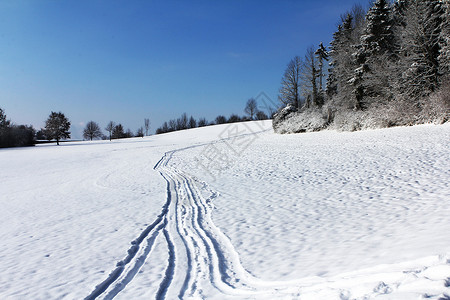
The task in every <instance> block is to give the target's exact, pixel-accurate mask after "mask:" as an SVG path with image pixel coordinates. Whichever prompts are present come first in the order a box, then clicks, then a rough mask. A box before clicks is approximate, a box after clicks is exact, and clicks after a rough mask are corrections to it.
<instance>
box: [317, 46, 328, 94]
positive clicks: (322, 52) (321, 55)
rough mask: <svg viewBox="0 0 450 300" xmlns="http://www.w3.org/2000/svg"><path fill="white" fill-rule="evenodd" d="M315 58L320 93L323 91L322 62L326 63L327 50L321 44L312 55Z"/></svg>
mask: <svg viewBox="0 0 450 300" xmlns="http://www.w3.org/2000/svg"><path fill="white" fill-rule="evenodd" d="M314 54H315V55H316V57H317V61H318V65H319V70H318V71H319V74H318V76H319V91H320V93H322V91H323V84H322V83H323V77H324V76H325V74H323V61H328V52H327V49H326V48H325V47H324V46H323V43H320V44H319V48H317V50H316V52H315V53H314Z"/></svg>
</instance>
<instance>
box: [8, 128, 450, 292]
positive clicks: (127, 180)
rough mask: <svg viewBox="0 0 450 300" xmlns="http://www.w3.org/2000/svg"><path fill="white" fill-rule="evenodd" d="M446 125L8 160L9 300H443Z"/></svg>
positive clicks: (449, 281)
mask: <svg viewBox="0 0 450 300" xmlns="http://www.w3.org/2000/svg"><path fill="white" fill-rule="evenodd" d="M449 140H450V124H444V125H440V126H435V125H421V126H414V127H400V128H391V129H382V130H368V131H361V132H353V133H348V132H347V133H341V132H339V133H338V132H334V131H322V132H317V133H305V134H299V135H283V136H280V135H277V134H274V133H273V131H272V129H271V123H270V121H260V122H249V123H235V124H224V125H218V126H211V127H204V128H196V129H192V130H185V131H180V132H174V133H170V134H164V135H158V136H152V137H146V138H143V139H142V138H135V139H127V140H117V141H113V142H109V141H107V142H105V141H98V142H79V143H66V144H63V145H62V146H59V147H56V146H53V145H41V146H37V147H34V148H23V149H5V150H0V190H1V194H0V203H1V206H2V211H3V214H2V218H1V219H0V239H1V240H2V241H3V246H2V247H0V263H1V264H2V270H1V271H0V286H1V289H0V298H1V299H83V298H86V299H96V298H98V299H112V298H114V299H148V298H157V299H176V298H178V297H179V298H183V299H188V298H195V299H198V298H206V299H372V298H376V299H417V298H421V297H422V298H431V299H439V298H443V299H446V298H445V297H449V295H450V288H449V286H450V239H449V238H448V236H449V235H448V233H449V232H450V221H449V218H448V216H449V215H450V205H449V204H450V203H449V201H450V200H449V199H450V187H449V183H448V182H449V181H450V143H449Z"/></svg>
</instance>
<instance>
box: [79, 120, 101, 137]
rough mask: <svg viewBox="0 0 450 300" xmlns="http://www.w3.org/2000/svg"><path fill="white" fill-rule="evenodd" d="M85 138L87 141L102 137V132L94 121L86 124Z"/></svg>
mask: <svg viewBox="0 0 450 300" xmlns="http://www.w3.org/2000/svg"><path fill="white" fill-rule="evenodd" d="M83 137H84V138H85V139H86V140H88V139H89V140H91V141H92V140H93V139H96V138H101V137H102V131H101V130H100V126H98V124H97V123H95V122H94V121H90V122H88V123H87V124H86V127H85V128H84V130H83Z"/></svg>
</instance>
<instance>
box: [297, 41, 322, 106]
mask: <svg viewBox="0 0 450 300" xmlns="http://www.w3.org/2000/svg"><path fill="white" fill-rule="evenodd" d="M314 52H315V51H314V48H313V47H312V46H311V47H309V48H308V49H307V50H306V55H305V61H304V62H303V64H302V72H301V82H302V89H303V95H304V96H305V97H306V99H307V101H306V106H307V107H309V105H310V104H313V105H315V106H321V105H322V104H323V103H322V101H321V100H320V99H319V97H318V93H317V78H318V75H319V71H318V67H317V60H316V56H315V54H314Z"/></svg>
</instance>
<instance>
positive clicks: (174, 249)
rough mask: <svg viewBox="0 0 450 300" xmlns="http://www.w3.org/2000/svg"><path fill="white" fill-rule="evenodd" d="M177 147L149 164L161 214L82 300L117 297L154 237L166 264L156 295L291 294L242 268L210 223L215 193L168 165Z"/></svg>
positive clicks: (289, 288)
mask: <svg viewBox="0 0 450 300" xmlns="http://www.w3.org/2000/svg"><path fill="white" fill-rule="evenodd" d="M181 150H183V149H181ZM177 151H180V150H174V151H170V152H167V153H166V154H165V155H164V156H163V157H162V158H161V159H160V161H159V162H158V163H157V164H156V165H155V167H154V169H155V170H157V171H159V173H160V174H161V176H162V177H163V178H164V179H165V181H166V183H167V192H166V193H167V200H166V203H165V204H164V206H163V208H162V210H161V213H160V214H159V215H158V217H157V218H156V220H155V221H154V222H153V223H152V224H151V225H149V226H148V227H147V228H146V229H145V230H144V231H143V232H142V233H141V234H140V236H139V237H137V238H136V239H135V240H134V241H132V242H131V247H130V248H129V250H128V253H127V255H126V257H125V258H124V259H123V260H121V261H119V262H118V263H117V265H116V267H115V269H113V270H112V271H111V273H110V274H109V275H108V277H107V278H106V279H105V280H104V281H103V282H101V283H100V284H99V285H97V286H96V287H95V289H94V290H93V291H92V292H91V293H90V294H89V295H88V296H87V297H86V298H85V299H86V300H92V299H113V298H114V297H115V296H117V295H118V294H119V293H120V292H121V291H122V290H123V289H125V288H126V286H127V285H128V284H129V283H130V282H131V281H132V280H133V279H134V278H135V276H136V275H137V274H138V272H139V270H140V269H141V267H142V266H143V265H144V264H145V262H146V261H147V260H148V259H150V256H151V254H152V250H153V247H154V245H155V241H156V239H158V238H161V239H164V240H165V243H166V246H167V253H168V262H167V265H166V269H165V272H164V274H163V277H162V279H161V282H160V284H159V288H158V291H157V293H156V299H176V298H179V299H183V298H190V297H196V298H203V297H205V296H206V295H210V294H217V293H219V294H222V295H223V296H224V297H231V298H234V297H236V296H237V297H238V298H242V297H253V296H256V295H266V296H268V295H278V296H280V295H285V296H286V295H291V296H294V295H297V294H298V285H295V284H292V283H291V284H289V283H287V282H266V281H262V280H259V279H257V278H255V277H254V276H253V275H251V274H250V273H249V272H247V271H246V270H245V269H244V267H243V266H242V265H241V262H240V259H239V255H238V253H237V251H236V250H235V248H234V247H233V245H232V243H231V241H230V240H229V239H228V237H226V236H225V234H223V233H222V232H221V231H220V229H219V228H217V227H216V226H215V225H214V223H213V221H212V218H211V213H212V209H213V206H212V200H213V199H214V198H215V197H217V193H215V192H214V191H212V190H210V189H209V188H208V186H207V185H206V183H204V182H200V181H198V180H197V179H195V178H192V177H190V176H188V175H187V174H185V173H184V172H182V171H181V170H178V169H176V168H173V167H171V166H170V165H169V161H170V159H171V158H172V156H173V155H174V153H175V152H177Z"/></svg>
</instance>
